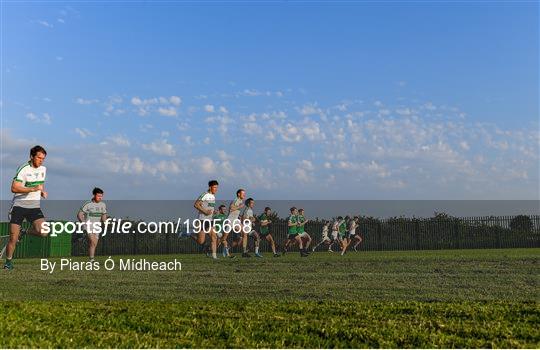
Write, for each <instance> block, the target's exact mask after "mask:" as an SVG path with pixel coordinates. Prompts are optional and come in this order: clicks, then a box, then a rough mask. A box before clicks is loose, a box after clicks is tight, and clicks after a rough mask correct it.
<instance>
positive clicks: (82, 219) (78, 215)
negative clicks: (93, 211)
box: [77, 208, 86, 222]
mask: <svg viewBox="0 0 540 350" xmlns="http://www.w3.org/2000/svg"><path fill="white" fill-rule="evenodd" d="M85 216H86V215H85V213H84V211H83V208H81V209H79V212H78V213H77V220H79V222H83V221H84V219H85Z"/></svg>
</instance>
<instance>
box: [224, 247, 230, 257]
mask: <svg viewBox="0 0 540 350" xmlns="http://www.w3.org/2000/svg"><path fill="white" fill-rule="evenodd" d="M223 251H224V252H225V256H229V247H223Z"/></svg>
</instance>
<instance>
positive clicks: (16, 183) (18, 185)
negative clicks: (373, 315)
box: [11, 179, 43, 193]
mask: <svg viewBox="0 0 540 350" xmlns="http://www.w3.org/2000/svg"><path fill="white" fill-rule="evenodd" d="M42 190H43V185H41V184H40V185H37V186H34V187H26V186H24V185H23V183H22V181H21V180H19V179H14V180H13V182H12V183H11V192H13V193H30V192H36V191H42Z"/></svg>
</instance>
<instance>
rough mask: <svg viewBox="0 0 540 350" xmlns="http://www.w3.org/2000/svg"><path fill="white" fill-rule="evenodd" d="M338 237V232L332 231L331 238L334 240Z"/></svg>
mask: <svg viewBox="0 0 540 350" xmlns="http://www.w3.org/2000/svg"><path fill="white" fill-rule="evenodd" d="M337 238H338V232H337V231H332V239H334V240H336V239H337Z"/></svg>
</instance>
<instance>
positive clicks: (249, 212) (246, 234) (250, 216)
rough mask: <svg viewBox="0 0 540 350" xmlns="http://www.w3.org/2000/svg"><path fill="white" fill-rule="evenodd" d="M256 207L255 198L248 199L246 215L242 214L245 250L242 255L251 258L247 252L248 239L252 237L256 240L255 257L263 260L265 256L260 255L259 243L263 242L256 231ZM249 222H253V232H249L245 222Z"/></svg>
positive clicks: (243, 246)
mask: <svg viewBox="0 0 540 350" xmlns="http://www.w3.org/2000/svg"><path fill="white" fill-rule="evenodd" d="M254 206H255V201H254V200H253V198H248V199H247V200H246V208H245V209H244V213H243V214H242V248H243V249H244V252H243V253H242V257H244V258H249V254H248V252H247V250H248V249H247V244H248V237H249V236H252V237H253V238H255V256H256V257H257V258H262V257H263V256H262V255H261V254H260V253H259V243H260V241H261V238H260V236H259V234H258V233H257V231H255V220H256V219H255V216H254V215H253V207H254ZM247 220H249V221H251V224H250V226H251V231H250V232H248V231H249V230H247V229H246V228H247V227H246V226H245V222H246V221H247Z"/></svg>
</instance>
